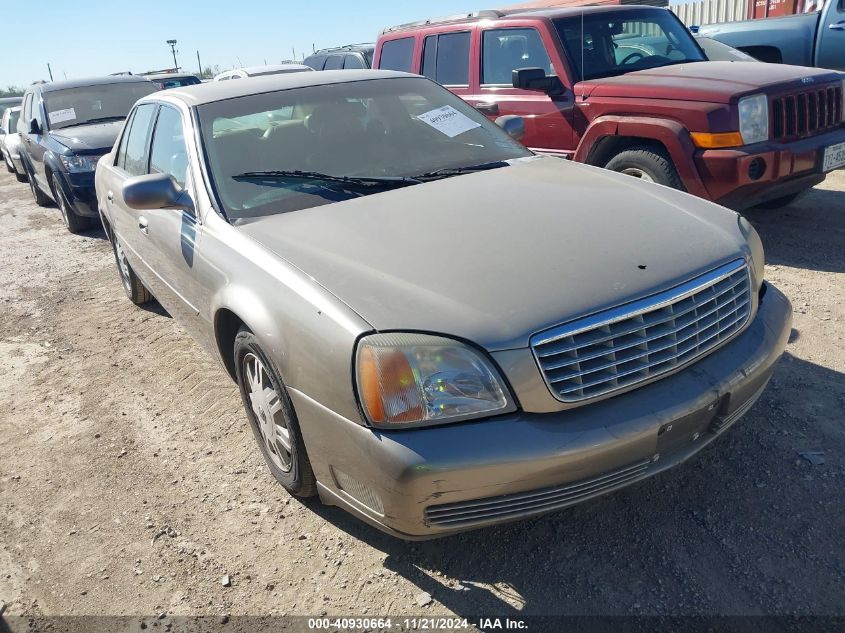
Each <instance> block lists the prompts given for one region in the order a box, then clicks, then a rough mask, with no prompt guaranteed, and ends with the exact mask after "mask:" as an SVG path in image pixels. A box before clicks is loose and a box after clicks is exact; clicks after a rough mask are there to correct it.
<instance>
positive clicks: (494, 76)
mask: <svg viewBox="0 0 845 633" xmlns="http://www.w3.org/2000/svg"><path fill="white" fill-rule="evenodd" d="M515 68H542V69H543V70H544V71H546V74H553V73H554V69H553V68H552V62H551V60H550V59H549V55H548V53H546V47H545V46H543V40H542V39H541V38H540V34H539V33H538V32H537V31H536V30H535V29H494V30H490V31H484V34H483V36H482V39H481V83H482V84H485V85H499V86H501V85H506V86H511V85H513V84H512V79H511V74H512V71H513V70H514V69H515Z"/></svg>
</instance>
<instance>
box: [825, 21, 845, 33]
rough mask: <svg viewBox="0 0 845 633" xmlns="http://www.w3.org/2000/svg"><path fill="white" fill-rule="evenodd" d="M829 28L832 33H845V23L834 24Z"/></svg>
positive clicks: (829, 25) (828, 26)
mask: <svg viewBox="0 0 845 633" xmlns="http://www.w3.org/2000/svg"><path fill="white" fill-rule="evenodd" d="M827 28H829V29H830V30H831V31H845V22H834V23H833V24H828V25H827Z"/></svg>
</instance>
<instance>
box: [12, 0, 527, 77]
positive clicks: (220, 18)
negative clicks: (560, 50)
mask: <svg viewBox="0 0 845 633" xmlns="http://www.w3.org/2000/svg"><path fill="white" fill-rule="evenodd" d="M515 1H516V0H507V1H501V0H500V1H499V2H495V1H494V2H493V3H491V6H488V5H487V4H484V2H483V0H475V1H473V0H468V1H464V0H453V1H451V2H450V1H447V0H426V1H425V2H420V1H415V0H393V1H383V0H376V1H374V0H358V1H348V0H347V1H342V0H320V1H319V2H314V1H313V0H310V1H309V0H300V2H297V3H293V2H283V1H282V0H277V1H275V2H274V1H270V0H264V1H251V0H241V1H240V2H235V1H233V0H229V1H228V2H223V1H222V0H205V1H198V0H169V1H163V0H135V1H134V2H127V1H126V0H81V1H80V0H76V1H68V0H41V2H39V3H37V5H38V8H37V9H34V8H33V7H34V5H33V4H32V3H29V2H12V1H10V2H3V5H4V8H3V11H2V13H3V17H4V25H5V26H4V28H3V30H2V31H0V33H2V39H0V42H2V44H0V46H1V47H2V48H0V86H2V87H4V88H5V87H6V86H10V85H15V86H21V87H25V86H27V85H29V84H30V83H32V82H33V81H36V80H39V79H44V80H49V78H50V77H49V75H48V72H47V64H48V63H49V64H50V65H51V67H52V71H53V78H54V79H56V80H60V79H64V78H65V77H67V78H68V79H72V78H75V77H90V76H96V75H107V74H109V73H115V72H121V71H132V72H135V73H139V72H144V71H147V70H157V69H163V68H170V67H171V66H173V57H172V55H171V52H170V47H169V46H168V44H167V43H166V41H167V40H169V39H175V40H177V42H178V43H177V45H176V49H177V51H178V52H177V59H178V61H179V65H180V66H182V67H183V69H184V70H187V71H191V72H198V70H199V68H198V66H197V51H199V53H200V58H201V60H202V65H203V67H205V66H212V67H214V66H219V67H220V70H221V71H223V70H227V69H230V68H234V67H238V66H255V65H260V64H264V63H265V61H266V63H268V64H272V63H278V62H280V61H281V60H283V59H290V58H291V57H292V56H293V50H295V51H296V56H297V59H301V57H302V53H303V52H305V53H306V54H307V53H310V52H311V50H312V45H313V46H316V47H317V48H318V49H319V48H322V47H328V46H339V45H343V44H350V43H358V42H375V40H376V38H377V37H378V34H379V32H380V31H381V29H382V28H384V27H386V26H391V25H395V24H401V23H403V22H411V21H414V20H421V19H425V18H430V17H439V16H444V15H454V14H457V13H465V12H470V11H474V10H477V9H485V8H491V7H495V6H502V5H505V4H511V3H512V2H515ZM33 11H36V15H37V16H39V17H38V18H37V19H36V20H35V21H33Z"/></svg>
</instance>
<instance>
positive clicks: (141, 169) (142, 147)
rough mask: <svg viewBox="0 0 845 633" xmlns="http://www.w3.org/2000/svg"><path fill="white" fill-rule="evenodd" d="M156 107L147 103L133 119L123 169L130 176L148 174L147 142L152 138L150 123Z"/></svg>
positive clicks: (139, 107)
mask: <svg viewBox="0 0 845 633" xmlns="http://www.w3.org/2000/svg"><path fill="white" fill-rule="evenodd" d="M155 110H156V106H155V104H152V103H145V104H144V105H141V106H138V109H137V110H135V116H134V117H133V118H132V127H131V128H130V129H129V137H128V138H127V140H126V153H125V156H124V162H123V164H122V165H119V167H123V169H125V170H126V172H127V173H128V174H129V175H130V176H141V175H142V174H146V173H147V140H148V139H149V137H150V123H151V122H152V119H153V114H155Z"/></svg>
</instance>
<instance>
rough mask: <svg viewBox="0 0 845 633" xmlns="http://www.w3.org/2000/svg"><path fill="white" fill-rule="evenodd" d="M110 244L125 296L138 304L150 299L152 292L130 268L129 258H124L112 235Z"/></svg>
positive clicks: (121, 247) (121, 249) (120, 247)
mask: <svg viewBox="0 0 845 633" xmlns="http://www.w3.org/2000/svg"><path fill="white" fill-rule="evenodd" d="M111 244H112V250H113V251H114V260H115V261H116V262H117V272H118V273H120V281H121V283H122V284H123V291H124V292H125V293H126V296H127V297H129V300H130V301H131V302H132V303H134V304H135V305H139V306H140V305H144V304H145V303H149V302H150V301H152V299H153V296H152V294H150V291H149V290H147V289H146V288H145V287H144V284H142V283H141V280H140V279H138V276H137V275H136V274H135V271H134V270H132V266H130V265H129V260H128V259H126V253H125V252H124V250H123V246H121V244H120V240H118V239H117V237H116V236H114V237H112V238H111Z"/></svg>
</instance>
